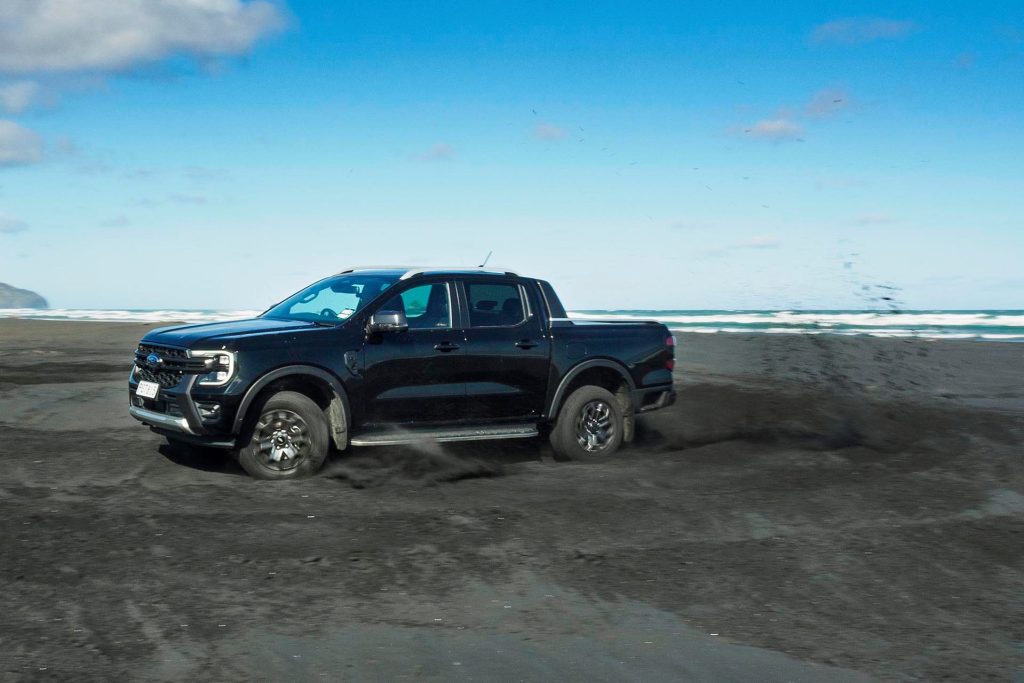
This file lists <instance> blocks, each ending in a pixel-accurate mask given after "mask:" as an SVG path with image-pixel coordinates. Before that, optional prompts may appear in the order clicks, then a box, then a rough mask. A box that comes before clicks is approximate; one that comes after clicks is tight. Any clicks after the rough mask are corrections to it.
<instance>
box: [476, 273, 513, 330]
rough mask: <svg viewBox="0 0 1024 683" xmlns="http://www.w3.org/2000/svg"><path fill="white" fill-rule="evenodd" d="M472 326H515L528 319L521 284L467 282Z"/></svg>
mask: <svg viewBox="0 0 1024 683" xmlns="http://www.w3.org/2000/svg"><path fill="white" fill-rule="evenodd" d="M465 285H466V296H467V297H468V298H469V324H470V327H514V326H516V325H518V324H520V323H521V322H523V321H524V320H526V306H525V305H524V303H523V296H522V288H520V287H519V285H510V284H497V283H490V282H466V283H465Z"/></svg>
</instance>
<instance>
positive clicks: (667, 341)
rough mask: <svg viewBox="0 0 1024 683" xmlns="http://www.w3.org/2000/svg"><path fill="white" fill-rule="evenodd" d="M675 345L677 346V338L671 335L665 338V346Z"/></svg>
mask: <svg viewBox="0 0 1024 683" xmlns="http://www.w3.org/2000/svg"><path fill="white" fill-rule="evenodd" d="M675 345H676V338H675V337H673V336H672V335H669V336H667V337H665V346H675Z"/></svg>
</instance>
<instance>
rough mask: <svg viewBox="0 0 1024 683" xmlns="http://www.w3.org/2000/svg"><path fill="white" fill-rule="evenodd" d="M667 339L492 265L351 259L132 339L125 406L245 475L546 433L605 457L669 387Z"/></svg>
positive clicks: (575, 451) (571, 450)
mask: <svg viewBox="0 0 1024 683" xmlns="http://www.w3.org/2000/svg"><path fill="white" fill-rule="evenodd" d="M674 357H675V348H674V340H673V337H672V335H671V334H670V333H669V331H668V329H667V328H666V327H665V326H664V325H661V324H659V323H656V322H646V321H627V322H615V321H603V322H602V321H584V320H578V319H570V318H568V317H567V316H566V313H565V309H564V308H563V307H562V304H561V302H560V301H559V300H558V297H557V295H556V294H555V292H554V290H553V289H552V288H551V285H550V284H548V283H547V282H545V281H543V280H536V279H532V278H527V277H520V276H519V275H517V274H515V273H512V272H509V271H503V270H484V269H458V268H454V269H451V268H449V269H444V268H417V269H408V268H359V269H352V270H346V271H343V272H341V273H338V274H337V275H334V276H331V277H328V278H325V279H323V280H320V281H319V282H317V283H315V284H313V285H310V286H309V287H307V288H305V289H303V290H302V291H300V292H298V293H296V294H294V295H292V296H290V297H288V298H287V299H285V300H284V301H282V302H280V303H278V304H276V305H275V306H273V307H271V308H270V309H269V310H267V311H266V312H265V313H263V314H262V315H260V316H259V317H257V318H253V319H251V320H239V321H233V322H223V323H212V324H200V325H184V326H175V327H164V328H160V329H155V330H153V331H151V332H149V333H148V334H147V335H146V336H145V337H144V338H143V339H142V341H141V343H140V344H139V346H138V349H137V350H136V352H135V364H134V366H133V368H132V371H131V375H130V377H129V380H128V387H129V388H128V392H129V411H130V412H131V414H132V416H133V417H135V418H136V419H138V420H139V421H141V422H143V423H145V424H147V425H149V426H150V427H151V428H152V429H153V430H154V431H156V432H158V433H160V434H162V435H164V436H166V437H167V438H168V440H170V441H171V442H172V443H181V442H185V443H191V444H198V445H203V446H212V447H216V448H224V449H229V450H231V451H233V452H234V453H235V454H236V456H237V458H238V461H239V463H240V464H241V465H242V467H243V468H245V470H246V471H247V472H248V473H249V474H250V475H252V476H254V477H259V478H263V479H285V478H292V477H297V476H303V475H309V474H312V473H314V472H316V471H317V470H318V469H319V468H320V466H321V465H322V464H323V462H324V459H325V458H326V457H327V454H328V451H329V449H330V448H331V446H332V445H333V446H334V447H335V448H337V449H338V450H344V449H346V448H347V447H349V446H372V445H392V444H402V443H410V442H415V441H418V440H422V439H431V440H436V441H469V440H481V439H507V438H521V437H533V436H538V435H541V434H546V435H549V437H550V440H551V444H552V446H553V448H554V451H555V453H556V454H557V455H558V456H560V457H563V458H571V459H590V458H603V457H608V456H610V455H611V454H613V453H614V452H615V451H616V450H618V448H619V447H620V446H621V445H622V444H623V443H625V442H629V441H630V440H631V439H632V436H633V430H634V423H635V416H636V415H637V414H639V413H643V412H646V411H649V410H654V409H657V408H662V407H664V406H667V405H669V404H671V403H672V402H673V401H674V400H675V392H674V391H673V389H672V369H673V365H674V362H675V360H674Z"/></svg>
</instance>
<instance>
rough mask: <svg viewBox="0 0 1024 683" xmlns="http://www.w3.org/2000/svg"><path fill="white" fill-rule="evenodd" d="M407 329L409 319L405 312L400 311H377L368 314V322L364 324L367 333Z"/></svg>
mask: <svg viewBox="0 0 1024 683" xmlns="http://www.w3.org/2000/svg"><path fill="white" fill-rule="evenodd" d="M408 329H409V321H408V320H406V318H405V313H402V312H400V311H377V312H376V313H374V314H373V315H371V316H370V322H368V323H367V324H366V333H367V334H378V333H381V332H405V331H406V330H408Z"/></svg>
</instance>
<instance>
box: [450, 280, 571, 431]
mask: <svg viewBox="0 0 1024 683" xmlns="http://www.w3.org/2000/svg"><path fill="white" fill-rule="evenodd" d="M461 284H462V291H463V292H464V297H463V298H464V300H465V307H466V309H467V310H466V313H467V315H468V318H469V320H468V321H467V322H466V331H465V332H466V359H465V363H466V394H467V397H468V402H467V410H468V416H469V417H472V418H476V419H484V420H493V421H501V420H522V419H531V418H536V417H539V416H540V413H541V411H542V410H543V409H544V400H545V397H546V396H547V389H548V373H549V368H550V354H551V342H550V337H549V336H548V334H547V329H546V325H545V324H544V321H543V320H542V319H541V312H540V311H541V308H540V302H539V301H537V300H536V296H535V294H534V292H533V289H532V288H527V287H526V286H523V285H521V284H519V283H517V282H515V281H510V280H486V279H476V278H473V279H470V278H466V279H465V280H464V281H463V282H462V283H461Z"/></svg>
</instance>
